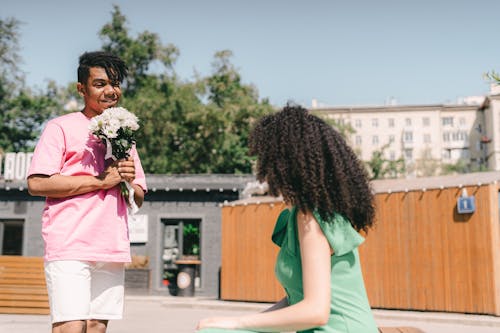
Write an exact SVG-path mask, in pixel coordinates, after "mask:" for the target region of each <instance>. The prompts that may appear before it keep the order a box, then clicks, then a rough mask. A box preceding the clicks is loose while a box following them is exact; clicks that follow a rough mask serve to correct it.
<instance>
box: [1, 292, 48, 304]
mask: <svg viewBox="0 0 500 333" xmlns="http://www.w3.org/2000/svg"><path fill="white" fill-rule="evenodd" d="M0 300H3V301H45V302H48V300H49V296H48V295H32V294H1V293H0Z"/></svg>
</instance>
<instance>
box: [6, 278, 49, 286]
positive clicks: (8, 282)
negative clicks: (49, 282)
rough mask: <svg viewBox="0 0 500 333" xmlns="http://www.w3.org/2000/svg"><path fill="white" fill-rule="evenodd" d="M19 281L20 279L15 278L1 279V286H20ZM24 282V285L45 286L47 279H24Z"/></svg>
mask: <svg viewBox="0 0 500 333" xmlns="http://www.w3.org/2000/svg"><path fill="white" fill-rule="evenodd" d="M19 280H20V279H15V278H5V279H0V285H16V284H17V285H19V284H20V283H19ZM21 281H23V285H45V279H43V280H41V279H24V280H21Z"/></svg>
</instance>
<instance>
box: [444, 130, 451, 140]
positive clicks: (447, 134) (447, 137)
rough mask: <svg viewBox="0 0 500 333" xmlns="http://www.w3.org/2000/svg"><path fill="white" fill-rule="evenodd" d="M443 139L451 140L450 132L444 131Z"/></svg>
mask: <svg viewBox="0 0 500 333" xmlns="http://www.w3.org/2000/svg"><path fill="white" fill-rule="evenodd" d="M443 141H445V142H449V141H450V132H444V133H443Z"/></svg>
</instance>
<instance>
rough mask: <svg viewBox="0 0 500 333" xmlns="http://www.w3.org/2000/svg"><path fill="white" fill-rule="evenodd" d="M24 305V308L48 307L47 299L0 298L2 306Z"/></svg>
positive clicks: (0, 305)
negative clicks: (9, 299) (10, 299)
mask: <svg viewBox="0 0 500 333" xmlns="http://www.w3.org/2000/svg"><path fill="white" fill-rule="evenodd" d="M4 306H5V307H22V308H46V307H48V306H49V303H48V302H47V301H22V300H12V301H8V300H0V307H4Z"/></svg>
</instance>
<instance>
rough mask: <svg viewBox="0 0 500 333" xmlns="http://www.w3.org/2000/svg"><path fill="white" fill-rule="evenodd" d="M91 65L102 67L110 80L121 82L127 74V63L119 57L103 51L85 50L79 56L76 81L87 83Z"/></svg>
mask: <svg viewBox="0 0 500 333" xmlns="http://www.w3.org/2000/svg"><path fill="white" fill-rule="evenodd" d="M91 67H101V68H104V70H105V71H106V74H107V75H108V78H109V79H110V80H111V81H118V82H122V81H123V80H124V79H125V78H126V77H127V74H128V68H127V65H125V62H124V61H123V60H122V59H121V58H120V57H118V56H116V55H114V54H112V53H109V52H105V51H95V52H85V53H84V54H82V55H81V56H80V61H79V66H78V82H80V83H82V84H86V83H87V80H88V78H89V71H90V68H91Z"/></svg>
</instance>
